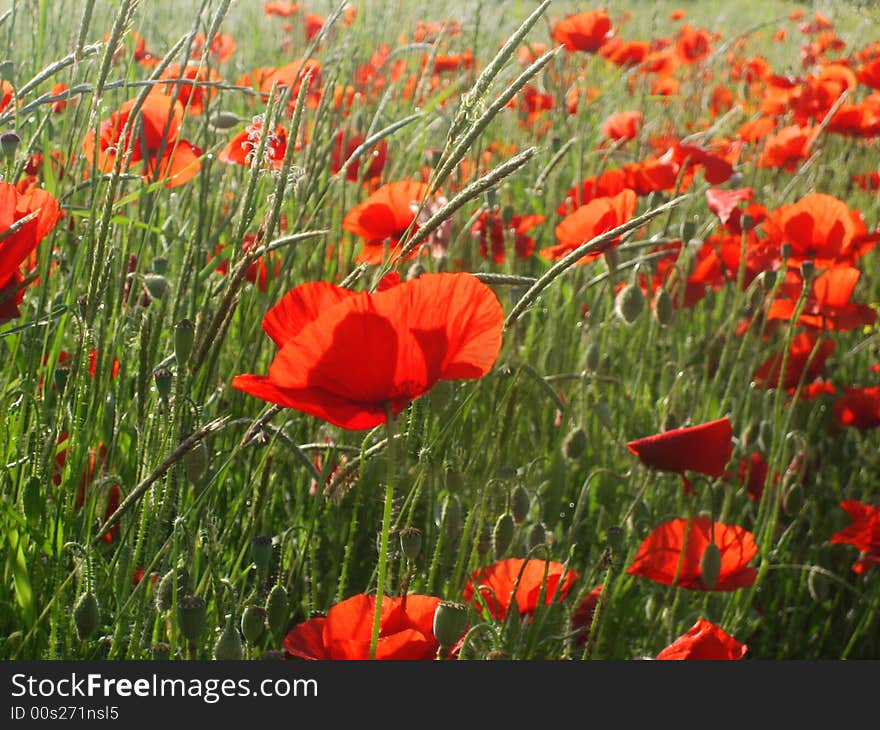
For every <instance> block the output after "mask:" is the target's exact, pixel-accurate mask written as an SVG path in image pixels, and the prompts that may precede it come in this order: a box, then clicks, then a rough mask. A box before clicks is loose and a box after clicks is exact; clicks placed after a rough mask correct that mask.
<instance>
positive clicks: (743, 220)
mask: <svg viewBox="0 0 880 730" xmlns="http://www.w3.org/2000/svg"><path fill="white" fill-rule="evenodd" d="M739 225H740V228H742V229H743V230H744V231H750V230H752V228H754V227H755V219H754V218H753V217H752V215H751V214H750V213H743V214H742V215H741V216H740V217H739Z"/></svg>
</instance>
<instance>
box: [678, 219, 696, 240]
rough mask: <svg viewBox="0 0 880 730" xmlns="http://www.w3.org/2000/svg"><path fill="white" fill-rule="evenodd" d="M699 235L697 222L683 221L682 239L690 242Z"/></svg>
mask: <svg viewBox="0 0 880 730" xmlns="http://www.w3.org/2000/svg"><path fill="white" fill-rule="evenodd" d="M696 233H697V224H696V222H695V221H692V220H691V221H682V224H681V238H682V239H683V240H685V241H690V240H691V239H692V238H693V237H694V235H696Z"/></svg>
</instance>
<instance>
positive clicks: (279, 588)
mask: <svg viewBox="0 0 880 730" xmlns="http://www.w3.org/2000/svg"><path fill="white" fill-rule="evenodd" d="M289 611H290V607H289V605H288V599H287V591H286V590H285V588H284V586H283V585H281V584H280V583H276V584H275V587H274V588H272V590H271V591H269V597H268V598H267V599H266V622H267V623H268V624H269V630H270V631H271V632H272V636H274V637H275V638H276V639H277V640H279V641H280V640H281V637H282V636H284V633H285V632H286V631H287V618H288V616H289Z"/></svg>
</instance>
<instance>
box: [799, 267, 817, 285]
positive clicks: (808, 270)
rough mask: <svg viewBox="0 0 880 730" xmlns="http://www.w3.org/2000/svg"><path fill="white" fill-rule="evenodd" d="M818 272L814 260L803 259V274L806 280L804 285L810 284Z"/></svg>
mask: <svg viewBox="0 0 880 730" xmlns="http://www.w3.org/2000/svg"><path fill="white" fill-rule="evenodd" d="M815 273H816V264H815V263H814V262H813V261H801V276H802V277H803V280H804V286H808V285H809V283H810V281H811V280H812V278H813V274H815Z"/></svg>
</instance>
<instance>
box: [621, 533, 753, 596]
mask: <svg viewBox="0 0 880 730" xmlns="http://www.w3.org/2000/svg"><path fill="white" fill-rule="evenodd" d="M685 533H687V542H685ZM713 542H714V543H715V545H716V546H717V547H718V550H719V551H720V552H721V570H720V572H719V573H718V582H717V583H716V584H715V587H714V588H713V589H712V590H716V591H735V590H736V589H738V588H745V587H747V586H750V585H752V583H754V582H755V578H756V577H757V575H758V571H757V569H756V568H749V567H747V565H748V563H749V561H750V560H751V559H752V558H754V557H755V555H756V554H757V553H758V546H757V545H756V544H755V537H754V535H752V533H751V532H749V531H748V530H746V529H744V528H742V527H739V526H737V525H724V524H721V523H720V522H715V523H713V522H712V520H711V519H709V518H708V517H693V518H691V520H690V529H688V520H686V519H683V518H676V519H674V520H670V521H669V522H664V523H663V524H662V525H660V526H659V527H657V528H655V529H654V531H653V532H652V533H651V534H650V535H648V537H647V538H645V541H644V542H643V543H642V544H641V545H640V546H639V551H638V553H637V554H636V557H635V560H634V561H633V564H632V565H631V566H630V567H629V569H628V570H627V571H626V572H627V573H628V574H629V575H640V576H642V577H643V578H647V579H649V580H653V581H656V582H657V583H662V584H663V585H667V586H671V585H676V586H680V587H681V588H689V589H691V590H694V591H706V590H709V589H708V588H707V587H706V585H705V584H704V583H703V579H702V575H701V570H700V563H701V561H702V559H703V553H704V552H705V551H706V546H707V545H709V543H713Z"/></svg>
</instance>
